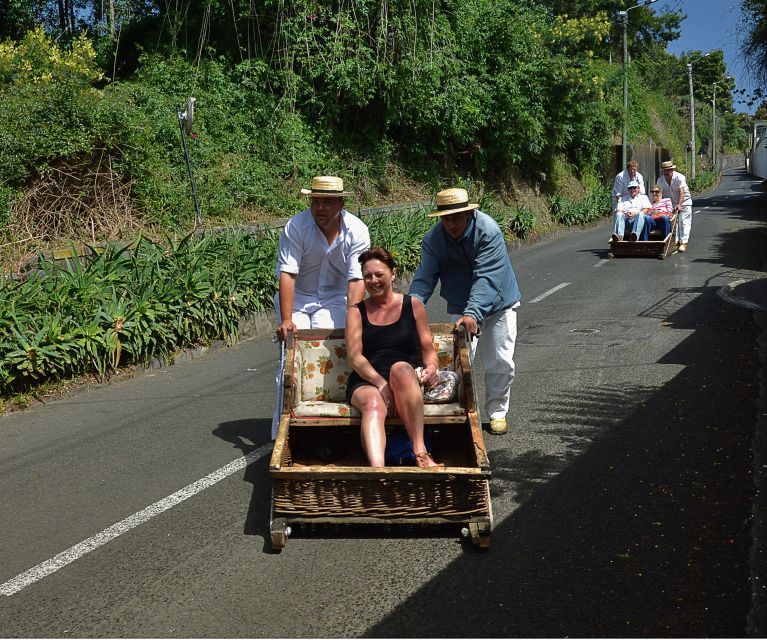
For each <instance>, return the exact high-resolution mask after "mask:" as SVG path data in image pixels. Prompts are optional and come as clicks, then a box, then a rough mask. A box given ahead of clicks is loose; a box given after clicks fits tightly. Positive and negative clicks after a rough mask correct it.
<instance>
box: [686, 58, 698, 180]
mask: <svg viewBox="0 0 767 640" xmlns="http://www.w3.org/2000/svg"><path fill="white" fill-rule="evenodd" d="M687 79H688V81H689V84H690V144H691V145H692V153H691V154H690V155H691V156H692V159H691V162H690V165H691V169H692V179H693V180H695V154H696V147H695V96H694V95H693V92H692V62H688V63H687Z"/></svg>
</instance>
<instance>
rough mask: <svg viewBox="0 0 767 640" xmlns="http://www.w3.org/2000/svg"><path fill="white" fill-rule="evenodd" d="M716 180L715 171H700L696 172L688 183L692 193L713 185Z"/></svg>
mask: <svg viewBox="0 0 767 640" xmlns="http://www.w3.org/2000/svg"><path fill="white" fill-rule="evenodd" d="M716 180H717V173H716V171H701V172H699V173H697V174H696V176H695V178H694V179H690V180H689V181H688V184H689V187H690V191H691V192H692V193H700V192H701V191H705V190H706V189H709V188H711V187H712V186H714V185H715V184H716Z"/></svg>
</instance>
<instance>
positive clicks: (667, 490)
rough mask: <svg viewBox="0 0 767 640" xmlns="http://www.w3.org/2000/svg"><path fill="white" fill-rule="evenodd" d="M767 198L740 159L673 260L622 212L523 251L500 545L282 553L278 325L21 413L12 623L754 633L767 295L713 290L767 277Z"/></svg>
mask: <svg viewBox="0 0 767 640" xmlns="http://www.w3.org/2000/svg"><path fill="white" fill-rule="evenodd" d="M766 200H767V199H766V197H765V191H764V187H763V186H762V185H760V184H759V183H758V182H757V181H754V180H752V179H750V178H748V177H747V176H745V175H744V174H743V173H742V172H740V171H732V172H729V173H728V174H727V175H725V176H724V178H723V181H722V183H721V184H720V186H719V187H718V188H717V189H716V190H714V191H712V192H710V193H709V194H707V195H706V197H700V198H698V199H697V200H696V202H695V207H694V211H695V212H696V213H695V217H694V223H693V231H692V238H691V242H690V246H689V250H688V251H687V253H686V254H676V255H673V256H671V257H669V258H667V259H666V260H664V261H660V260H655V259H614V260H606V255H607V249H608V245H607V240H608V237H609V235H610V228H609V225H608V224H607V223H605V224H602V225H600V226H599V227H596V228H592V229H589V230H585V231H580V232H576V233H573V234H571V235H568V236H566V237H563V238H560V239H558V240H555V241H550V242H546V243H542V244H539V245H536V246H531V247H527V248H524V249H522V250H519V251H516V252H514V253H513V255H512V262H513V264H514V267H515V270H516V272H517V275H518V278H519V281H520V286H521V289H522V293H523V296H524V303H523V306H522V308H521V310H520V314H519V343H518V347H517V365H518V377H517V380H516V382H515V384H514V389H513V399H512V411H513V414H512V416H511V419H510V424H511V428H510V431H509V433H508V434H507V435H505V436H492V435H490V434H487V435H486V442H487V444H488V448H489V452H490V459H491V465H492V469H493V479H492V483H491V490H492V499H493V509H494V513H495V521H496V525H495V529H494V532H493V547H492V549H491V550H490V551H489V552H487V553H483V552H479V551H475V550H473V549H471V548H470V547H468V548H467V547H466V546H465V545H463V544H461V542H460V541H459V538H458V536H457V535H456V533H457V532H442V531H430V530H427V531H423V532H415V533H408V534H406V535H397V534H395V533H393V532H392V533H387V532H385V531H380V530H362V531H357V530H355V531H351V532H344V531H342V532H339V533H335V532H332V531H330V532H321V533H315V534H311V533H303V534H300V535H296V536H294V537H292V538H291V539H290V541H289V542H288V545H287V547H286V548H285V550H284V551H283V552H282V553H281V554H274V553H271V552H270V548H269V543H268V518H269V482H268V476H267V463H268V457H269V451H270V445H269V424H270V417H271V412H272V407H273V401H274V389H273V382H272V380H273V376H274V369H275V360H276V348H275V346H274V345H273V344H272V343H271V341H270V338H269V337H268V336H262V337H259V338H254V339H251V340H247V341H244V342H241V343H240V344H238V345H237V346H236V347H233V348H229V349H222V350H218V351H215V352H212V353H209V354H208V355H206V356H205V357H203V358H199V359H196V360H193V361H190V362H185V363H183V364H178V365H176V366H170V367H167V368H161V369H154V370H150V371H149V372H147V373H145V374H143V375H139V376H136V377H133V378H131V379H127V380H123V381H118V382H116V383H114V384H111V385H105V386H101V387H97V388H89V389H81V390H79V391H75V392H73V393H72V394H71V395H69V396H68V397H66V398H63V399H60V400H57V401H53V402H50V403H48V404H46V405H43V406H37V407H35V408H33V409H30V410H27V411H23V412H17V413H13V414H9V415H6V416H3V417H2V418H0V495H1V496H2V501H1V502H0V540H1V541H2V545H1V546H0V582H2V584H0V635H1V636H3V637H40V636H43V637H98V636H102V637H103V636H109V637H115V636H117V637H233V636H248V637H306V636H309V637H338V636H370V637H382V636H387V637H392V636H396V637H411V636H413V637H415V636H440V637H474V636H478V637H496V636H504V637H508V636H524V637H540V636H549V637H550V636H557V637H560V636H582V637H583V636H633V637H636V636H696V637H697V636H742V635H744V634H746V633H747V632H751V633H754V632H755V628H756V627H758V625H757V624H756V623H755V620H754V614H753V610H752V605H751V603H752V599H751V584H752V581H751V580H750V575H751V574H753V573H754V572H757V573H758V570H757V569H755V567H754V558H753V555H752V558H751V563H750V564H749V551H750V549H751V545H752V527H751V522H752V504H753V497H754V483H753V476H752V474H753V459H752V453H751V448H752V442H753V438H754V428H755V425H756V423H757V418H758V408H757V403H758V381H757V371H758V367H759V359H758V332H759V325H758V320H759V317H758V314H755V312H753V311H751V310H748V309H744V308H741V307H738V306H736V305H733V304H729V303H728V302H726V301H725V300H723V299H722V298H721V297H719V296H718V295H717V290H719V289H721V288H722V287H724V286H725V285H727V284H728V283H732V282H734V281H737V280H744V279H745V280H752V279H755V278H761V277H764V275H765V255H767V251H765V249H767V227H765V208H766V207H765V202H766ZM549 292H550V293H549ZM547 293H549V294H548V295H546V296H545V297H543V296H544V294H547ZM536 299H538V301H536ZM429 308H430V314H431V318H432V320H433V321H442V320H444V318H445V315H444V306H443V304H442V302H441V301H440V300H436V301H435V302H433V303H430V305H429ZM244 454H249V456H250V457H249V460H250V461H251V462H252V464H250V465H249V466H247V468H245V467H244V463H243V462H242V459H243V455H244ZM231 463H234V465H235V466H234V472H232V467H228V468H227V467H226V465H229V464H231ZM221 469H223V470H222V471H220V472H219V473H218V474H217V475H215V473H216V472H217V471H218V470H221ZM211 474H214V475H211ZM201 479H202V482H201V483H198V484H194V483H196V482H198V481H200V480H201ZM180 490H182V493H178V492H179V491H180ZM169 496H170V498H169ZM148 507H150V508H149V509H147V508H148ZM136 514H138V515H136ZM114 525H116V526H114ZM110 527H111V528H110ZM63 552H64V553H63ZM749 616H751V617H749ZM756 631H758V628H756ZM762 631H764V630H762Z"/></svg>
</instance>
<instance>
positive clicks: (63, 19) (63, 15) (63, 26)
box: [56, 0, 67, 33]
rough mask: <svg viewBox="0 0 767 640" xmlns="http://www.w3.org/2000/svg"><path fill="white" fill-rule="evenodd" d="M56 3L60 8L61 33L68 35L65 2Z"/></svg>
mask: <svg viewBox="0 0 767 640" xmlns="http://www.w3.org/2000/svg"><path fill="white" fill-rule="evenodd" d="M56 3H57V4H58V6H59V27H61V32H62V33H66V31H67V9H66V7H65V6H64V0H56Z"/></svg>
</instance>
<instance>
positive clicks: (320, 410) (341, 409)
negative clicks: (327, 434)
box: [293, 400, 464, 418]
mask: <svg viewBox="0 0 767 640" xmlns="http://www.w3.org/2000/svg"><path fill="white" fill-rule="evenodd" d="M423 414H424V415H425V416H461V415H463V414H464V411H463V409H462V408H461V405H460V404H458V403H457V402H453V403H448V404H425V405H424V406H423ZM350 416H351V417H352V418H359V417H360V412H359V411H357V409H355V408H354V407H352V406H351V405H348V404H346V403H345V402H318V401H316V400H307V401H306V402H301V403H300V404H299V405H298V406H296V407H295V409H294V410H293V417H294V418H347V417H350Z"/></svg>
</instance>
